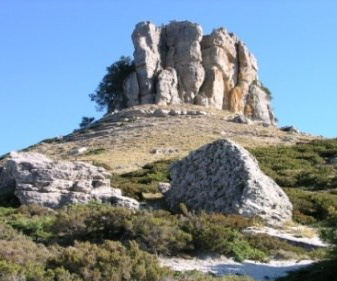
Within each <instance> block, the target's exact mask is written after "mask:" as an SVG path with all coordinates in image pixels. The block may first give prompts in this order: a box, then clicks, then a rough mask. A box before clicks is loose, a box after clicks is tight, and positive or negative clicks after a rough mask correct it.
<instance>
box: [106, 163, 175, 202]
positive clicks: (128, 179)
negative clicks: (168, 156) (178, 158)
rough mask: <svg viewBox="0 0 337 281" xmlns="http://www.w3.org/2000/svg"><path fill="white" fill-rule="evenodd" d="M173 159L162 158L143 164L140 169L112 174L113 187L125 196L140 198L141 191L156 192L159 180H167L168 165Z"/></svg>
mask: <svg viewBox="0 0 337 281" xmlns="http://www.w3.org/2000/svg"><path fill="white" fill-rule="evenodd" d="M173 161H174V160H162V161H157V162H154V163H151V164H147V165H145V166H144V167H143V168H142V169H140V170H138V171H135V172H131V173H126V174H123V175H113V180H112V182H113V185H114V187H117V188H120V189H121V190H122V191H123V193H124V194H125V195H127V196H130V197H133V198H136V199H141V198H142V193H147V192H150V193H156V192H158V183H159V182H168V181H169V171H168V167H169V165H170V164H171V163H172V162H173Z"/></svg>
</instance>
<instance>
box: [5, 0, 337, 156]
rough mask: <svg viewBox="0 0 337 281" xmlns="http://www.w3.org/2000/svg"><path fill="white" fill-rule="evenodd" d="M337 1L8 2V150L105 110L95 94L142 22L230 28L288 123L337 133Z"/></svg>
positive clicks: (70, 127) (64, 130)
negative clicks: (97, 107)
mask: <svg viewBox="0 0 337 281" xmlns="http://www.w3.org/2000/svg"><path fill="white" fill-rule="evenodd" d="M336 11H337V1H334V0H320V1H317V0H315V1H310V0H273V1H270V0H254V1H253V0H233V1H231V0H229V1H225V0H222V1H221V0H207V1H201V0H199V1H198V0H167V1H155V0H141V1H140V0H133V1H127V0H124V1H122V0H120V1H118V0H116V1H112V0H110V1H107V0H90V1H89V0H81V1H80V0H48V1H46V0H29V1H28V0H22V1H18V0H0V105H1V110H0V132H1V134H0V154H2V153H6V152H8V151H11V150H17V149H21V148H24V147H26V146H28V145H31V144H34V143H36V142H38V141H40V140H42V139H45V138H49V137H54V136H59V135H65V134H67V133H69V132H71V131H72V130H73V129H75V128H77V127H78V124H79V122H80V120H81V117H82V116H95V117H99V116H100V115H101V114H102V113H97V112H96V111H95V105H94V103H92V102H90V100H89V98H88V94H89V93H91V92H93V91H94V90H95V88H96V87H97V85H98V83H99V82H100V80H101V78H102V77H103V76H104V74H105V69H106V67H107V66H108V65H110V64H111V63H112V62H114V61H115V60H117V59H118V58H119V57H120V56H121V55H132V52H133V47H132V42H131V38H130V35H131V32H132V30H133V28H134V26H135V24H136V23H137V22H139V21H142V20H151V21H152V22H154V23H156V24H158V25H160V24H162V23H168V22H169V21H170V20H190V21H194V22H198V23H200V24H201V25H202V27H203V29H204V33H209V32H210V31H211V30H212V29H213V28H216V27H220V26H224V27H226V28H227V29H229V30H230V31H232V32H234V33H236V34H237V35H238V36H239V37H240V38H241V39H242V40H243V41H244V42H246V44H247V46H248V48H249V49H250V50H251V51H252V52H253V53H254V54H255V56H256V57H257V59H258V62H259V67H260V72H259V76H260V79H261V80H262V81H263V83H264V84H265V85H266V86H267V87H268V88H269V89H270V90H271V91H272V94H273V97H274V99H273V107H274V109H275V112H276V115H277V117H278V119H279V124H280V125H285V124H292V125H295V126H296V127H298V128H299V129H300V130H302V131H305V132H309V133H313V134H317V135H324V136H328V137H336V136H337V128H336V127H337V126H336V122H335V121H336V105H337V90H336V87H335V81H336V80H337V79H336V75H337V71H336V66H337V50H336V46H337V36H336V32H337V14H336Z"/></svg>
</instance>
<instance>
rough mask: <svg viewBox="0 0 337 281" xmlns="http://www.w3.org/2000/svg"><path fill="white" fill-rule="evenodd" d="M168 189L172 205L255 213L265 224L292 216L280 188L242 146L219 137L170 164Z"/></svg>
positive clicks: (274, 222) (240, 213)
mask: <svg viewBox="0 0 337 281" xmlns="http://www.w3.org/2000/svg"><path fill="white" fill-rule="evenodd" d="M170 175H171V179H172V180H171V189H170V190H169V191H168V192H166V194H165V198H166V201H167V203H168V205H169V206H170V207H171V208H172V209H176V208H177V206H178V205H179V203H184V204H186V206H187V208H188V209H189V210H195V211H207V212H221V213H225V214H239V215H243V216H246V217H254V216H259V217H261V218H262V219H264V220H265V221H266V222H267V223H269V224H280V223H283V222H285V221H287V220H291V217H292V204H291V203H290V201H289V199H288V197H287V195H286V194H285V193H284V192H283V190H282V189H281V188H280V187H279V186H278V185H277V184H276V183H275V182H274V181H273V180H272V179H271V178H269V177H268V176H266V175H265V174H264V173H263V172H262V171H261V170H260V168H259V165H258V162H257V160H256V159H255V158H254V157H253V156H252V155H251V154H250V153H249V152H248V151H247V150H245V149H244V148H243V147H241V146H239V145H237V144H236V143H234V142H232V141H230V140H226V139H222V140H218V141H215V142H213V143H211V144H208V145H205V146H203V147H201V148H199V149H198V150H196V151H193V152H191V153H190V154H189V155H188V156H187V157H185V158H183V159H182V160H180V161H178V162H176V163H174V164H173V165H172V166H171V168H170Z"/></svg>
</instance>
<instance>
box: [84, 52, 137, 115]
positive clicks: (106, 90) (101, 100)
mask: <svg viewBox="0 0 337 281" xmlns="http://www.w3.org/2000/svg"><path fill="white" fill-rule="evenodd" d="M133 71H135V64H134V62H133V60H131V58H130V57H124V56H122V57H121V58H120V59H119V60H118V61H116V62H114V63H113V64H112V65H110V66H109V67H107V74H106V75H105V76H104V77H103V79H102V81H101V82H100V84H99V85H98V87H97V89H96V91H95V92H94V93H92V94H90V95H89V97H90V99H91V100H92V101H94V102H96V104H97V110H99V111H102V110H104V109H107V111H108V112H111V111H114V110H115V109H121V108H125V107H126V99H125V97H124V95H123V84H124V81H125V79H126V78H127V77H128V75H129V74H131V73H132V72H133Z"/></svg>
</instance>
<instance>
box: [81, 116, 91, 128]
mask: <svg viewBox="0 0 337 281" xmlns="http://www.w3.org/2000/svg"><path fill="white" fill-rule="evenodd" d="M94 121H95V117H86V116H84V117H82V121H81V123H80V128H81V129H82V128H85V127H88V126H89V125H90V124H91V123H92V122H94Z"/></svg>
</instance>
